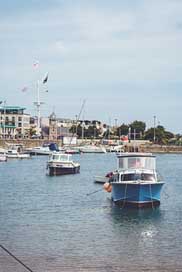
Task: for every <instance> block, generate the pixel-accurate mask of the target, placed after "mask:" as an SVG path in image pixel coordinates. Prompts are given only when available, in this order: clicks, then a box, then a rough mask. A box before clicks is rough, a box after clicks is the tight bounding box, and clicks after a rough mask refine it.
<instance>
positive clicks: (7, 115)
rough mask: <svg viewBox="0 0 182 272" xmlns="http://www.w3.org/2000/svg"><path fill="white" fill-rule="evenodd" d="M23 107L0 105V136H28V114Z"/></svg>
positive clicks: (11, 137) (9, 137)
mask: <svg viewBox="0 0 182 272" xmlns="http://www.w3.org/2000/svg"><path fill="white" fill-rule="evenodd" d="M24 110H25V108H23V107H16V106H4V107H0V138H7V139H13V138H25V137H28V136H29V130H30V115H29V114H25V113H24Z"/></svg>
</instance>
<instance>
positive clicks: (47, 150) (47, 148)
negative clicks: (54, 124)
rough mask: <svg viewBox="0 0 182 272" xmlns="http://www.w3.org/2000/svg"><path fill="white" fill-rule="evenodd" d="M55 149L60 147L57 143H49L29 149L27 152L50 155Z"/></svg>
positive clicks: (57, 149)
mask: <svg viewBox="0 0 182 272" xmlns="http://www.w3.org/2000/svg"><path fill="white" fill-rule="evenodd" d="M53 151H59V147H58V146H57V144H55V143H48V144H44V145H43V146H36V147H33V148H30V149H27V152H29V153H30V154H31V155H50V154H51V153H52V152H53Z"/></svg>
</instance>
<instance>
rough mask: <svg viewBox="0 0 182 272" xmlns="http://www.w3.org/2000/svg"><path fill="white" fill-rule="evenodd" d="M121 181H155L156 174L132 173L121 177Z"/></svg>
mask: <svg viewBox="0 0 182 272" xmlns="http://www.w3.org/2000/svg"><path fill="white" fill-rule="evenodd" d="M120 180H121V181H129V180H145V181H155V175H154V174H148V173H131V174H124V175H121V176H120Z"/></svg>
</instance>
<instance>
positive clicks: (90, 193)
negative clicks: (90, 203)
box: [86, 188, 103, 196]
mask: <svg viewBox="0 0 182 272" xmlns="http://www.w3.org/2000/svg"><path fill="white" fill-rule="evenodd" d="M102 190H103V188H101V189H99V190H96V191H93V192H91V193H88V194H86V195H87V196H89V195H92V194H95V193H97V192H100V191H102Z"/></svg>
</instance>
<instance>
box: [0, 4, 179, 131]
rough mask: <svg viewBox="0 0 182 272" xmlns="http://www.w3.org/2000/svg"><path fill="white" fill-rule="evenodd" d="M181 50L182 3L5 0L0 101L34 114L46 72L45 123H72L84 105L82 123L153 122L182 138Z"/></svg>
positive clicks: (0, 19)
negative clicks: (52, 116) (61, 120)
mask: <svg viewBox="0 0 182 272" xmlns="http://www.w3.org/2000/svg"><path fill="white" fill-rule="evenodd" d="M181 46H182V1H180V0H152V1H148V0H143V1H142V0H131V1H124V0H123V1H122V0H113V1H107V0H105V1H104V0H92V1H90V0H89V1H88V0H82V1H81V0H72V1H71V0H47V1H46V0H44V1H36V0H32V1H30V0H29V1H23V0H22V1H18V0H17V1H16V0H14V1H10V0H7V1H2V0H1V1H0V51H1V61H0V70H1V80H0V90H1V92H0V93H1V100H6V101H7V104H8V105H20V106H26V108H27V112H30V113H31V114H33V115H35V108H34V106H33V101H35V99H36V81H37V79H40V80H41V79H42V78H43V77H44V75H45V74H46V72H49V80H48V83H47V86H43V85H42V86H41V100H42V101H43V102H45V104H44V105H43V106H42V109H41V112H42V115H44V116H48V115H49V114H50V113H51V112H52V110H53V109H55V112H56V114H57V116H60V117H68V118H75V115H76V114H78V113H79V111H80V108H81V104H82V101H83V100H84V99H86V104H85V110H84V117H85V119H98V120H101V121H103V122H106V123H111V124H114V119H117V120H118V124H119V123H123V122H124V123H130V122H132V121H134V120H142V121H145V122H146V124H147V126H148V127H150V126H152V125H153V116H154V115H156V116H157V123H160V124H161V125H163V126H164V127H165V128H166V129H168V130H171V131H173V132H176V133H182V122H181V116H182V107H181V105H182V49H181ZM37 60H38V61H39V68H38V69H36V70H35V69H33V63H34V62H35V61H37ZM24 86H28V90H27V91H26V92H22V91H21V89H22V88H23V87H24ZM46 89H48V90H49V92H46Z"/></svg>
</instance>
